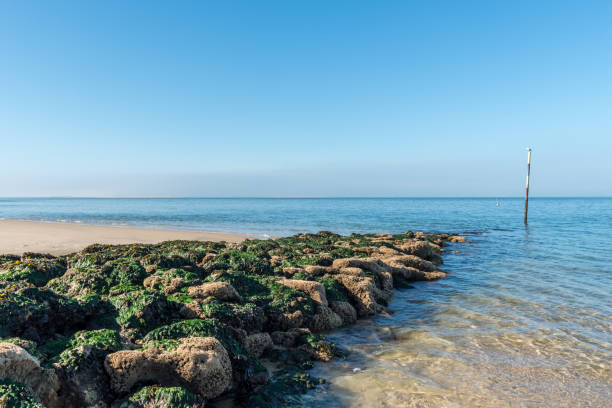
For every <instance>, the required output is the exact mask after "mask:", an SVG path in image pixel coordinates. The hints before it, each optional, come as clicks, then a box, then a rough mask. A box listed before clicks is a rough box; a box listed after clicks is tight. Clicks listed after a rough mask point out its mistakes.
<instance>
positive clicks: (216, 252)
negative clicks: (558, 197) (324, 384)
mask: <svg viewBox="0 0 612 408" xmlns="http://www.w3.org/2000/svg"><path fill="white" fill-rule="evenodd" d="M447 241H452V242H464V240H463V239H462V238H461V237H458V236H455V235H449V234H430V235H426V234H422V233H412V232H408V233H405V234H398V235H391V234H366V235H360V234H352V235H349V236H342V235H338V234H334V233H331V232H325V231H323V232H319V233H317V234H299V235H295V236H291V237H285V238H279V239H276V240H263V241H262V240H245V241H243V242H242V243H238V244H228V243H225V242H200V241H168V242H162V243H160V244H155V245H143V244H134V245H99V244H96V245H91V246H89V247H87V248H85V249H83V250H82V251H81V252H78V253H74V254H70V255H66V256H60V257H54V256H51V255H45V254H33V253H27V254H24V255H22V256H13V255H0V342H9V343H12V344H14V345H15V346H12V345H11V346H6V347H5V349H6V348H7V347H8V348H11V347H12V348H13V349H15V348H17V349H18V350H21V351H22V354H23V353H25V354H23V355H27V356H32V357H31V358H33V359H35V361H36V364H40V366H37V367H39V369H38V370H39V372H40V373H43V374H41V375H47V374H48V375H53V378H54V381H56V382H57V381H59V391H57V395H54V394H53V395H52V394H46V395H45V398H46V401H47V402H46V403H47V405H48V407H49V408H55V407H60V406H61V407H67V408H72V407H74V408H76V407H82V406H96V407H111V406H112V407H113V408H115V407H121V408H140V407H150V406H155V407H185V408H187V407H201V406H204V404H205V402H206V401H205V400H206V398H204V397H203V395H204V394H202V395H199V394H198V392H194V391H198V388H197V386H195V384H196V383H194V382H192V380H191V379H190V378H191V376H192V375H193V376H195V377H194V378H196V377H197V376H198V375H200V377H197V378H199V380H198V381H200V383H202V377H201V375H204V374H202V373H199V372H198V370H199V369H198V368H197V367H199V366H198V364H200V363H199V362H200V361H201V358H204V359H209V360H210V361H212V362H217V363H218V362H219V361H221V360H223V359H221V360H219V358H220V356H221V355H225V356H226V357H223V358H224V359H225V360H224V361H226V363H224V364H225V366H223V364H222V365H221V366H223V367H229V365H231V373H229V372H225V374H224V375H225V376H227V377H225V378H226V379H229V378H231V381H229V382H228V383H222V384H220V385H219V387H225V388H219V389H217V390H216V391H215V393H214V394H206V395H209V396H210V395H218V394H217V392H222V391H223V389H225V392H227V393H231V395H233V396H234V398H235V401H236V402H237V403H239V404H243V405H244V406H249V407H251V406H252V407H264V406H265V407H287V406H298V405H299V394H301V393H303V392H305V391H306V390H308V389H311V388H313V387H315V386H317V385H318V384H319V383H320V380H317V379H314V378H312V377H310V376H309V375H308V374H307V373H306V372H305V370H307V369H309V368H310V367H312V361H314V360H322V361H327V360H329V359H331V358H334V357H342V356H343V355H344V351H343V350H342V349H340V348H339V347H337V346H335V345H334V344H332V343H330V342H329V341H328V340H326V338H325V337H324V336H323V335H322V334H321V333H318V332H320V331H324V330H330V329H333V328H335V327H339V326H340V325H348V324H352V323H354V322H355V320H356V319H357V317H358V316H361V317H364V316H369V315H372V314H374V313H376V312H379V311H382V310H384V309H385V305H386V302H387V300H388V299H389V297H390V296H391V289H392V288H393V287H407V286H408V285H409V283H410V282H412V281H414V280H431V279H437V278H440V277H443V276H444V275H445V274H444V273H443V272H441V271H439V270H438V267H439V265H440V264H441V263H442V259H441V257H440V255H441V254H442V253H443V252H444V249H443V247H444V246H445V245H446V242H447ZM211 337H212V338H215V339H217V340H218V341H217V340H214V339H210V338H211ZM212 344H216V345H215V346H214V347H213V348H210V347H212V346H211V345H212ZM209 346H210V347H209ZM121 353H123V354H121ZM224 353H227V354H224ZM5 357H6V356H5ZM228 357H229V363H227V361H228V360H227V358H228ZM28 358H30V357H28ZM124 358H125V359H128V360H129V359H130V358H135V359H137V361H140V360H142V361H146V362H147V364H149V365H151V367H158V366H156V364H162V365H164V364H166V365H168V364H169V365H168V367H174V368H172V369H173V370H179V368H177V367H178V366H172V364H174V363H172V362H173V361H175V362H177V363H176V364H179V362H180V364H195V365H193V367H194V368H193V370H192V371H189V370H188V371H185V372H182V374H181V375H183V377H182V379H181V380H180V381H178V382H177V381H173V380H172V378H169V377H168V375H171V374H168V373H163V372H161V373H160V375H161V377H159V378H158V377H155V376H153V377H150V376H144V377H143V378H145V379H147V380H146V381H144V383H141V382H138V381H136V382H135V383H131V382H128V383H126V384H125V385H124V386H122V387H118V386H116V384H115V386H113V378H114V379H115V381H116V379H117V378H122V377H121V376H125V375H126V373H124V372H120V371H121V370H122V368H121V367H123V365H122V363H121V361H123V360H122V359H124ZM261 358H265V359H267V360H271V361H272V362H274V363H275V364H276V365H278V366H280V370H279V371H276V372H274V373H270V372H268V371H267V370H266V368H265V367H264V365H262V363H261V361H260V359H261ZM138 359H140V360H138ZM9 360H10V359H8V357H7V358H5V359H4V360H2V359H0V361H4V362H3V363H1V364H9V363H10V362H9ZM110 360H112V361H113V362H114V363H113V364H109V361H110ZM128 360H126V361H128ZM135 361H136V360H135ZM207 361H208V360H207ZM133 363H134V362H132V363H130V364H133ZM30 364H33V363H30ZM221 366H220V367H221ZM125 367H127V366H125ZM159 367H161V366H159ZM0 368H2V367H0ZM227 369H230V368H227ZM117 370H119V371H117ZM162 371H163V370H162ZM179 371H180V370H179ZM179 371H173V372H176V373H178V372H179ZM45 373H47V374H45ZM198 373H199V374H198ZM211 375H212V374H211ZM151 378H158V379H159V381H157V380H151ZM58 379H59V380H58ZM156 381H157V382H156ZM193 381H195V380H193ZM54 384H55V383H54ZM176 384H179V385H181V386H175V385H176ZM227 384H229V385H227ZM17 396H19V397H21V399H20V400H19V401H21V402H20V403H21V404H22V405H15V404H17V402H15V401H17V400H16V399H15V398H17ZM51 397H53V398H51ZM0 401H2V402H4V401H10V403H11V404H13V405H11V406H24V407H26V406H27V407H37V406H42V405H41V402H40V400H39V396H36V395H35V392H34V391H33V390H32V389H30V388H29V387H28V386H26V385H23V384H18V383H15V382H14V381H12V380H11V378H10V375H9V377H8V378H7V379H4V380H2V381H1V382H0Z"/></svg>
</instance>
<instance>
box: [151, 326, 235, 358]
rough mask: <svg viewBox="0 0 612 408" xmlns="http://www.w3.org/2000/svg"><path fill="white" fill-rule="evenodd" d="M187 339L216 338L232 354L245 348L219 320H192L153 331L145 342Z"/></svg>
mask: <svg viewBox="0 0 612 408" xmlns="http://www.w3.org/2000/svg"><path fill="white" fill-rule="evenodd" d="M185 337H216V338H217V339H218V340H219V341H220V342H221V344H223V346H224V347H225V348H226V350H227V351H228V353H230V354H242V353H244V348H243V347H242V346H241V345H240V343H238V341H237V340H236V339H234V338H233V337H232V336H231V335H230V334H229V333H228V332H227V330H226V328H225V327H224V326H223V324H222V323H221V322H220V321H219V320H217V319H190V320H180V321H177V322H175V323H172V324H169V325H164V326H162V327H158V328H157V329H154V330H151V331H150V332H148V333H147V334H146V335H145V336H144V337H143V341H145V342H149V341H152V340H158V341H163V340H178V339H182V338H185Z"/></svg>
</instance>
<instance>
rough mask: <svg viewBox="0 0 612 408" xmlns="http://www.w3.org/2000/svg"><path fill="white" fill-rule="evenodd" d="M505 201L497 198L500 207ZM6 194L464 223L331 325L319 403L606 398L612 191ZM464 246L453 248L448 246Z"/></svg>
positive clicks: (56, 211) (367, 226)
mask: <svg viewBox="0 0 612 408" xmlns="http://www.w3.org/2000/svg"><path fill="white" fill-rule="evenodd" d="M496 201H499V203H498V204H499V205H496ZM522 205H523V202H522V200H521V199H500V200H496V199H144V200H138V199H136V200H132V199H123V200H115V199H110V200H105V199H0V218H22V219H32V220H41V219H42V220H45V221H53V222H80V223H86V224H108V225H122V226H130V225H134V226H145V227H162V228H180V229H208V230H221V231H233V232H248V233H252V234H255V235H257V236H262V237H265V236H267V235H289V234H294V233H297V232H303V231H311V232H313V231H319V230H331V231H335V232H339V233H350V232H392V233H396V232H403V231H406V230H409V229H412V230H423V231H430V232H457V233H467V236H468V237H469V239H470V240H472V241H473V243H472V244H467V245H454V246H453V247H450V248H448V250H449V251H448V253H447V255H446V256H445V263H444V265H443V269H444V270H446V271H447V272H448V273H449V277H448V278H447V279H444V280H442V281H438V282H430V283H417V284H415V285H414V289H407V290H403V291H398V292H396V294H395V296H394V298H393V300H392V301H391V303H390V305H389V306H390V309H391V310H392V311H393V313H392V314H390V315H389V316H378V317H376V318H375V319H372V320H362V321H360V322H358V324H357V325H355V326H352V327H349V328H344V329H341V330H339V331H336V332H334V333H330V334H329V337H331V338H332V339H333V340H334V341H335V342H336V343H337V344H339V345H341V346H344V347H345V348H347V349H349V350H350V351H351V354H350V356H349V357H348V358H347V359H346V360H337V361H333V362H331V363H326V364H317V365H316V367H315V369H314V370H313V371H312V374H314V375H317V376H320V377H324V378H326V379H327V380H329V383H328V385H326V386H323V387H320V388H318V389H316V390H314V391H312V392H310V393H309V394H308V395H306V397H305V399H304V406H305V407H310V406H317V407H338V406H340V407H496V406H509V407H531V406H547V407H612V363H611V362H612V344H611V343H612V317H611V316H612V295H611V294H612V199H533V200H532V201H531V205H530V223H529V227H525V226H524V225H523V223H522ZM453 250H460V251H461V253H457V254H453V253H451V251H453Z"/></svg>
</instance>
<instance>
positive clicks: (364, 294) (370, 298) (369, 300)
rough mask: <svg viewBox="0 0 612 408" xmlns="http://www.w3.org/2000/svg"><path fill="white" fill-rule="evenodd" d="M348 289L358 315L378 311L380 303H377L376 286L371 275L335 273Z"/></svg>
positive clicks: (336, 277)
mask: <svg viewBox="0 0 612 408" xmlns="http://www.w3.org/2000/svg"><path fill="white" fill-rule="evenodd" d="M333 277H334V279H337V280H338V281H339V282H340V283H341V284H342V285H343V286H344V287H345V288H346V290H347V291H348V293H349V295H350V297H351V301H352V303H353V304H354V305H355V309H356V310H357V315H358V316H370V315H373V314H375V313H376V311H377V310H378V309H379V305H378V304H377V303H376V286H375V285H374V280H373V279H372V278H369V277H359V276H352V275H342V274H338V275H334V276H333Z"/></svg>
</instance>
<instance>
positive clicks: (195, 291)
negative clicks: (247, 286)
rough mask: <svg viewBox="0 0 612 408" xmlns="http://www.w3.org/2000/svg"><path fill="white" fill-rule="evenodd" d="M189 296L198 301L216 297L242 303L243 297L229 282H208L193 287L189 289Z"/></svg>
mask: <svg viewBox="0 0 612 408" xmlns="http://www.w3.org/2000/svg"><path fill="white" fill-rule="evenodd" d="M187 294H188V295H189V296H191V297H194V298H196V299H205V298H207V297H209V296H214V297H216V298H217V299H219V300H225V301H229V302H242V297H241V296H240V295H239V294H238V292H237V291H236V289H234V287H233V286H232V285H231V284H230V283H229V282H207V283H203V284H201V285H198V286H191V287H190V288H188V289H187Z"/></svg>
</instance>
